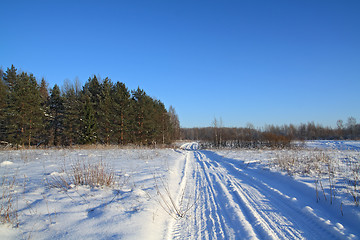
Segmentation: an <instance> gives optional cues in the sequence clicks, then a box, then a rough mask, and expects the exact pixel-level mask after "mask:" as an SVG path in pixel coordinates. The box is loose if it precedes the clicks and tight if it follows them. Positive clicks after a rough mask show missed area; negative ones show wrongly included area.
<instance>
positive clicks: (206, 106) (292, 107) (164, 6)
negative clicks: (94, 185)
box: [0, 0, 360, 127]
mask: <svg viewBox="0 0 360 240" xmlns="http://www.w3.org/2000/svg"><path fill="white" fill-rule="evenodd" d="M11 64H14V65H15V67H17V68H18V69H21V70H23V71H27V72H31V73H33V74H34V75H35V76H36V77H37V78H38V79H39V80H40V79H41V78H42V77H44V78H45V79H46V80H47V82H49V85H50V87H52V86H53V85H54V84H55V83H57V84H58V85H60V86H61V85H62V84H63V81H64V80H65V79H70V80H74V79H75V78H76V77H78V78H79V79H80V81H81V83H82V84H84V83H85V82H86V80H87V79H88V78H89V77H90V76H91V75H93V74H96V75H99V76H100V77H102V78H105V77H109V78H111V79H112V80H113V81H114V82H116V81H121V82H124V83H125V84H126V85H127V86H128V88H129V89H135V88H137V86H140V87H141V88H143V89H144V90H145V91H146V92H147V93H148V94H149V95H150V96H152V97H156V98H158V99H160V100H161V101H163V102H164V103H165V105H166V106H167V107H168V106H170V105H173V106H174V107H175V109H176V111H177V113H178V115H179V118H180V122H181V125H182V126H183V127H194V126H209V125H210V124H211V122H212V120H213V119H214V117H217V118H220V117H221V118H222V121H223V124H224V125H225V126H238V127H241V126H245V125H246V123H248V122H250V123H253V124H254V125H255V126H257V127H260V126H264V125H265V124H276V125H280V124H289V123H294V124H298V123H300V122H308V121H314V122H315V123H321V124H323V125H329V126H335V125H336V121H337V120H338V119H343V120H344V121H345V122H346V119H347V118H348V117H349V116H353V117H355V118H356V119H357V122H359V121H360V108H359V104H360V93H359V92H360V1H359V0H336V1H335V0H284V1H278V0H274V1H268V0H263V1H259V0H246V1H240V0H237V1H235V0H226V1H220V0H219V1H208V0H207V1H205V0H204V1H196V0H194V1H193V0H191V1H187V0H181V1H180V0H178V1H175V0H166V1H165V0H164V1H152V0H151V1H150V0H146V1H145V0H144V1H137V0H127V1H121V0H119V1H75V0H74V1H47V0H46V1H39V0H32V1H16V0H11V1H7V0H5V1H3V0H1V13H0V66H1V67H2V68H3V69H4V70H6V68H7V67H10V66H11Z"/></svg>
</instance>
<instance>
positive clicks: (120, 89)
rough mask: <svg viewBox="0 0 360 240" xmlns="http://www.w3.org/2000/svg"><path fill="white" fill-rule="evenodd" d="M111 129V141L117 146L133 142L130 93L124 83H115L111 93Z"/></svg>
mask: <svg viewBox="0 0 360 240" xmlns="http://www.w3.org/2000/svg"><path fill="white" fill-rule="evenodd" d="M111 99H112V106H111V111H110V113H111V116H110V119H111V128H112V130H113V134H112V136H113V139H114V141H115V142H116V143H118V144H126V143H130V142H133V141H134V139H133V136H132V127H131V126H132V125H133V121H132V115H131V106H130V104H131V102H130V92H129V91H128V89H127V88H126V86H125V84H124V83H120V82H117V83H116V84H115V85H114V86H113V88H112V91H111Z"/></svg>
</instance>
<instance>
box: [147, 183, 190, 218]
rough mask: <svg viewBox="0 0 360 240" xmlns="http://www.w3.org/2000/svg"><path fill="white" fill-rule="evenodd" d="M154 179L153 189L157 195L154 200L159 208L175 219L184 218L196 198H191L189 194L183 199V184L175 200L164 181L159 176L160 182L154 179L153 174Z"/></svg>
mask: <svg viewBox="0 0 360 240" xmlns="http://www.w3.org/2000/svg"><path fill="white" fill-rule="evenodd" d="M154 179H155V189H156V193H157V196H158V198H156V201H157V202H158V203H159V205H160V206H161V208H162V209H163V210H164V211H165V212H166V213H167V214H169V216H171V217H172V218H174V219H175V220H179V219H181V218H185V217H186V216H187V214H188V212H189V211H190V209H191V208H193V207H194V205H195V203H196V201H197V199H194V200H192V199H193V198H192V196H190V199H188V200H186V199H185V190H186V186H185V187H184V188H183V189H182V190H181V192H180V195H179V197H180V198H179V199H178V200H176V199H174V197H173V196H172V194H171V193H170V188H169V186H168V184H166V183H165V182H164V180H163V178H160V182H158V181H157V180H156V178H155V176H154Z"/></svg>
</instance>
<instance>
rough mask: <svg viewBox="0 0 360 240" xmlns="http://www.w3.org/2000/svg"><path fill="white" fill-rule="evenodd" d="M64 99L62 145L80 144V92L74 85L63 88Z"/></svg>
mask: <svg viewBox="0 0 360 240" xmlns="http://www.w3.org/2000/svg"><path fill="white" fill-rule="evenodd" d="M63 99H64V120H63V125H64V130H63V140H62V142H63V144H64V145H70V146H71V145H73V144H81V143H82V142H81V141H80V139H81V138H80V137H81V135H82V131H81V125H82V124H81V113H82V111H83V110H82V108H83V106H82V102H81V92H80V91H79V90H77V88H76V86H74V85H70V84H69V85H67V86H65V90H64V93H63Z"/></svg>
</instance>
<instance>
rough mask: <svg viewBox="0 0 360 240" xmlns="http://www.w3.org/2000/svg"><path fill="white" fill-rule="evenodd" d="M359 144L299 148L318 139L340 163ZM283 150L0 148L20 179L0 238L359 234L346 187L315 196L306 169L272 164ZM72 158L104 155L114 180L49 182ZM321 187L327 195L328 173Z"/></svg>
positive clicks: (0, 169)
mask: <svg viewBox="0 0 360 240" xmlns="http://www.w3.org/2000/svg"><path fill="white" fill-rule="evenodd" d="M342 144H343V145H346V146H342ZM329 146H331V147H329ZM348 146H355V147H351V148H349V147H348ZM359 146H360V144H359V143H358V142H329V141H313V142H307V143H306V149H304V150H301V151H297V152H296V154H298V155H300V156H304V158H305V159H306V156H307V154H309V152H311V151H313V150H314V149H315V148H316V149H319V148H320V149H323V150H324V151H327V154H330V155H331V156H333V157H334V158H336V159H338V160H339V162H341V161H343V160H344V159H346V158H347V157H349V156H350V157H351V159H355V160H357V161H359V160H360V157H359V149H358V147H359ZM284 151H288V152H286V154H289V156H290V155H291V154H293V153H292V152H291V151H290V150H267V151H264V150H216V151H215V150H214V151H209V150H201V149H199V145H198V143H186V144H184V145H182V146H181V147H180V148H179V149H175V150H174V149H116V148H114V149H87V150H74V149H72V150H70V149H62V150H18V151H0V163H1V164H0V174H1V177H2V178H4V177H6V178H13V177H14V176H15V178H16V187H15V188H14V189H12V192H13V194H14V199H15V200H16V208H17V210H18V217H17V220H16V222H18V227H16V226H11V225H10V224H1V225H0V239H359V238H360V227H359V226H360V207H356V206H355V205H354V204H353V202H352V201H351V197H350V195H349V194H348V193H347V191H346V190H345V187H344V186H343V185H341V184H339V189H338V192H337V196H336V197H335V199H334V201H333V203H332V204H330V202H329V199H327V200H325V199H324V197H322V195H321V194H322V193H321V194H320V195H321V197H320V200H319V201H316V194H315V179H316V178H315V176H313V175H311V172H310V174H300V173H299V174H293V175H292V176H289V174H288V173H286V172H283V171H281V170H279V169H278V168H276V167H275V166H274V165H273V164H272V163H271V162H272V159H273V158H274V156H277V154H281V153H283V152H284ZM316 151H318V150H316ZM76 161H85V162H98V161H101V162H104V163H106V164H108V166H110V167H111V168H112V170H113V171H114V172H115V174H116V176H117V184H116V185H115V186H114V187H111V188H110V187H90V186H71V187H70V188H69V189H67V190H66V191H65V189H58V188H55V187H51V186H50V185H49V182H51V180H52V179H53V178H54V177H61V176H64V171H63V170H64V169H67V168H69V167H71V165H72V164H74V162H76ZM7 162H11V163H13V164H7ZM3 163H5V164H3ZM336 166H338V169H343V168H342V165H341V163H339V164H338V165H336ZM294 170H295V172H297V169H294ZM347 176H348V175H346V173H344V175H339V176H337V177H336V178H335V181H338V182H339V183H341V181H342V180H343V179H346V177H347ZM323 187H324V193H326V194H328V193H327V191H328V188H329V186H327V185H326V184H325V181H324V186H323ZM4 188H5V187H4V186H2V189H1V190H2V191H4ZM328 198H329V197H328ZM1 203H2V202H0V204H1Z"/></svg>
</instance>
